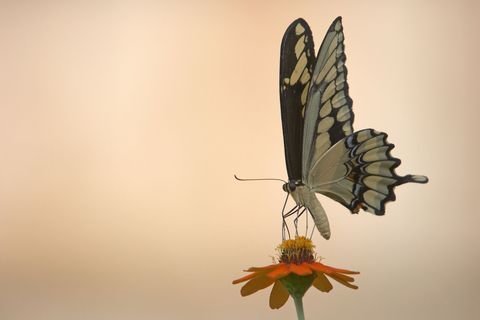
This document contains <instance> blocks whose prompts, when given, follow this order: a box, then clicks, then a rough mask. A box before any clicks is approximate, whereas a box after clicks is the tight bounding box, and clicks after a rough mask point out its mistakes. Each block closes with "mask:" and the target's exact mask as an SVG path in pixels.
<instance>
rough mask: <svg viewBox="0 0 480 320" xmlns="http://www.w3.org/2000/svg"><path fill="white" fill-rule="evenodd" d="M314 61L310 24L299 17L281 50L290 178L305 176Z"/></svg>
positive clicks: (286, 149)
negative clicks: (307, 113)
mask: <svg viewBox="0 0 480 320" xmlns="http://www.w3.org/2000/svg"><path fill="white" fill-rule="evenodd" d="M314 61H315V51H314V45H313V38H312V32H311V30H310V27H309V26H308V24H307V23H306V22H305V20H303V19H297V20H295V21H294V22H292V23H291V24H290V26H289V27H288V28H287V30H286V31H285V34H284V36H283V40H282V45H281V53H280V102H281V111H282V125H283V138H284V144H285V159H286V163H287V172H288V177H289V180H301V178H302V143H303V123H304V110H305V107H306V104H307V95H308V88H309V84H310V79H311V75H312V71H313V70H312V69H313V64H314Z"/></svg>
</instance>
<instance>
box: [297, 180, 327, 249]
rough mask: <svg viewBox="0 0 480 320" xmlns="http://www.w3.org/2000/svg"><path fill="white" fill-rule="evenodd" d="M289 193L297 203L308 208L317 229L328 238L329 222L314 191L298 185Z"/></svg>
mask: <svg viewBox="0 0 480 320" xmlns="http://www.w3.org/2000/svg"><path fill="white" fill-rule="evenodd" d="M291 194H292V197H293V199H294V200H295V202H296V203H297V204H298V205H300V206H305V207H306V208H307V209H308V211H309V212H310V214H311V216H312V218H313V221H314V222H315V226H316V227H317V229H318V231H320V233H321V235H322V236H323V237H324V238H325V239H327V240H328V239H329V238H330V224H329V222H328V217H327V214H326V213H325V210H324V209H323V207H322V205H321V204H320V201H318V199H317V197H316V196H315V193H314V192H313V191H312V190H310V189H309V188H308V187H306V186H299V187H297V188H296V189H295V191H293V192H292V193H291Z"/></svg>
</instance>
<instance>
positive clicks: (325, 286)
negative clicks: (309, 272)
mask: <svg viewBox="0 0 480 320" xmlns="http://www.w3.org/2000/svg"><path fill="white" fill-rule="evenodd" d="M313 286H314V287H315V288H317V289H318V290H320V291H322V292H329V291H330V290H332V289H333V286H332V284H331V283H330V281H328V279H327V277H325V275H324V274H323V273H321V272H319V273H317V277H316V278H315V280H313Z"/></svg>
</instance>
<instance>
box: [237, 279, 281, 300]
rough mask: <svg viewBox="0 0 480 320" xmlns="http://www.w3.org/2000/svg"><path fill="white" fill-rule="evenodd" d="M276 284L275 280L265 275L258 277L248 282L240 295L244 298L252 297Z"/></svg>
mask: <svg viewBox="0 0 480 320" xmlns="http://www.w3.org/2000/svg"><path fill="white" fill-rule="evenodd" d="M274 282H275V280H274V279H270V278H268V277H266V276H264V275H261V276H258V277H256V278H253V279H251V280H250V281H248V282H247V283H246V284H245V285H244V286H243V287H242V289H241V290H240V294H241V295H242V297H245V296H248V295H251V294H252V293H255V292H257V291H258V290H262V289H265V288H266V287H268V286H269V285H271V284H272V283H274Z"/></svg>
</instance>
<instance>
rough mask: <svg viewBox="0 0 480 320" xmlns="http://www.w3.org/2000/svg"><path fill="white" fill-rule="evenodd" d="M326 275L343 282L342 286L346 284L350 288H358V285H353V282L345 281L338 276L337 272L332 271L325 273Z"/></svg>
mask: <svg viewBox="0 0 480 320" xmlns="http://www.w3.org/2000/svg"><path fill="white" fill-rule="evenodd" d="M327 275H328V276H329V277H330V278H332V279H334V280H336V281H337V282H339V283H341V284H343V285H344V286H347V287H349V288H352V289H358V286H356V285H354V284H351V283H349V282H347V281H345V280H344V279H342V278H341V277H339V276H338V273H332V274H328V273H327Z"/></svg>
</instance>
